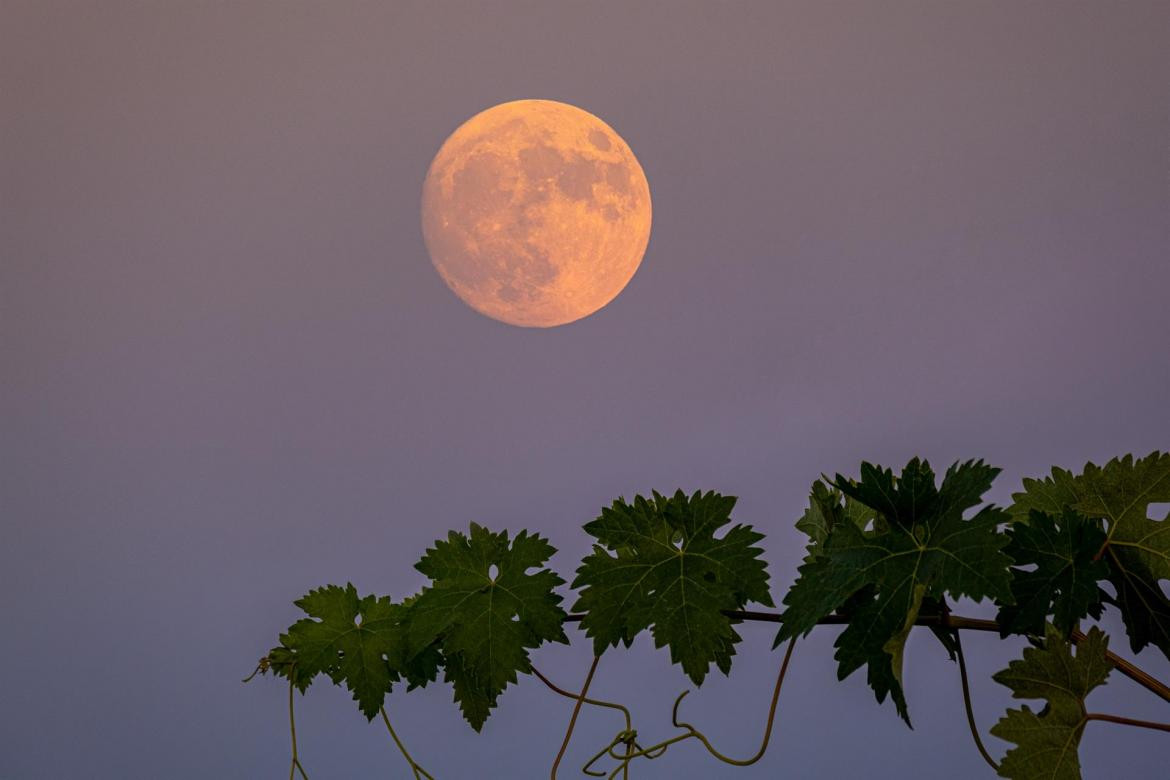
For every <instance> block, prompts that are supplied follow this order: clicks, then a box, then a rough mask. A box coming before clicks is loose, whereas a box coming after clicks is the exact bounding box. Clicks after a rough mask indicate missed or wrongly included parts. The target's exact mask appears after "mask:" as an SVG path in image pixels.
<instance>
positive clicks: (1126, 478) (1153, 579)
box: [1010, 451, 1170, 658]
mask: <svg viewBox="0 0 1170 780" xmlns="http://www.w3.org/2000/svg"><path fill="white" fill-rule="evenodd" d="M1012 498H1013V499H1014V501H1015V504H1014V505H1013V506H1012V507H1011V510H1010V511H1011V512H1012V513H1013V514H1017V515H1027V513H1028V511H1029V510H1030V509H1033V508H1037V509H1041V510H1043V511H1046V512H1049V513H1050V514H1055V513H1058V512H1061V511H1063V510H1064V509H1065V508H1071V509H1075V510H1076V511H1078V512H1080V513H1081V514H1083V515H1086V516H1087V517H1090V518H1093V519H1096V520H1103V521H1104V523H1105V541H1104V543H1103V544H1102V545H1101V547H1100V548H1099V551H1098V553H1097V557H1098V558H1100V559H1102V560H1104V561H1106V562H1107V564H1108V566H1109V574H1108V577H1109V580H1110V582H1112V583H1113V586H1114V588H1116V590H1117V605H1118V607H1119V608H1120V610H1121V617H1122V619H1123V620H1124V621H1125V627H1126V630H1127V632H1128V634H1129V644H1130V648H1131V649H1132V650H1133V651H1134V652H1135V653H1137V652H1140V651H1141V650H1142V648H1144V647H1145V646H1146V645H1148V644H1151V643H1153V644H1154V645H1155V646H1157V647H1158V648H1159V649H1160V650H1161V651H1162V652H1163V653H1164V654H1165V655H1166V656H1167V657H1168V658H1170V599H1167V598H1166V596H1165V594H1163V593H1162V590H1161V588H1160V587H1159V585H1158V581H1159V580H1163V579H1170V515H1168V516H1167V517H1166V518H1164V519H1163V520H1153V519H1151V518H1150V517H1148V516H1147V515H1148V512H1149V505H1150V504H1151V503H1155V502H1165V501H1170V453H1162V452H1157V451H1155V452H1152V453H1150V454H1149V455H1148V456H1146V457H1144V458H1139V459H1137V460H1134V458H1133V456H1132V455H1126V456H1125V457H1123V458H1113V459H1112V460H1110V461H1109V462H1108V463H1106V464H1105V465H1104V466H1097V465H1095V464H1093V463H1087V464H1085V468H1084V470H1083V472H1082V473H1081V474H1079V475H1077V476H1073V474H1072V473H1071V472H1068V471H1065V470H1063V469H1053V470H1052V476H1050V477H1048V478H1046V479H1043V480H1024V491H1023V492H1022V493H1016V494H1013V496H1012Z"/></svg>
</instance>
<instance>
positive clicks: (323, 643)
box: [269, 584, 433, 720]
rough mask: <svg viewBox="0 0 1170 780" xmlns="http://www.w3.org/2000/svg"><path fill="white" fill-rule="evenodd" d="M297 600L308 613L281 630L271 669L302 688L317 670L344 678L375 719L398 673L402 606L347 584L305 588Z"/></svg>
mask: <svg viewBox="0 0 1170 780" xmlns="http://www.w3.org/2000/svg"><path fill="white" fill-rule="evenodd" d="M296 605H297V606H298V607H300V608H301V609H303V610H304V611H305V612H306V613H308V615H309V617H308V618H303V619H301V620H298V621H297V622H296V623H293V624H292V626H290V627H289V629H288V631H287V632H286V633H284V634H281V636H280V643H281V646H280V647H278V648H274V649H273V651H272V652H271V653H269V658H270V659H274V660H273V661H272V667H273V670H274V671H275V672H277V673H278V674H281V675H282V676H285V677H288V678H289V679H291V680H292V681H293V683H294V684H295V685H296V686H297V687H298V688H300V689H301V692H302V693H303V692H304V690H305V688H307V687H308V685H309V682H310V681H311V680H312V679H313V678H314V677H316V676H317V675H318V674H326V675H328V676H329V677H330V679H332V680H333V682H334V683H337V684H340V683H342V682H344V683H345V685H346V687H347V688H348V689H349V690H350V691H352V692H353V698H354V699H355V700H356V701H357V703H358V707H359V709H361V711H362V713H363V714H364V715H365V716H366V717H367V718H369V719H370V720H373V718H374V717H375V716H376V715H377V714H378V710H379V708H381V706H382V702H383V700H384V699H385V697H386V694H387V693H389V691H390V685H391V683H393V682H395V681H396V680H398V679H399V669H398V666H397V664H398V663H400V662H401V661H402V659H403V657H404V655H405V633H404V631H403V630H402V627H401V621H402V618H403V617H404V615H405V611H404V610H403V608H402V606H401V605H398V604H394V603H392V602H391V601H390V599H389V598H386V597H381V598H379V597H377V596H365V597H364V598H358V594H357V590H356V589H355V588H354V586H353V585H350V584H347V585H346V586H345V587H344V588H342V587H340V586H337V585H326V586H325V587H323V588H317V589H316V590H312V591H309V593H308V594H307V595H305V597H304V598H302V599H300V600H299V601H297V602H296ZM432 677H433V676H432Z"/></svg>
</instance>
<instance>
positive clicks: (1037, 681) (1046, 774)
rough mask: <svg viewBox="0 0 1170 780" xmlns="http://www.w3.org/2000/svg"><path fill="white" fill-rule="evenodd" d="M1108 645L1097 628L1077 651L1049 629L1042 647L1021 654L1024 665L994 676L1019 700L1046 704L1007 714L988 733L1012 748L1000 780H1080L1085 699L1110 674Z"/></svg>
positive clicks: (1019, 663) (1019, 662) (1015, 664)
mask: <svg viewBox="0 0 1170 780" xmlns="http://www.w3.org/2000/svg"><path fill="white" fill-rule="evenodd" d="M1108 644H1109V640H1108V638H1107V637H1106V636H1105V635H1104V634H1103V633H1101V630H1100V629H1098V628H1097V627H1095V626H1094V627H1093V628H1091V629H1090V630H1089V633H1088V636H1086V637H1085V639H1084V640H1083V641H1082V642H1080V643H1079V644H1078V645H1077V653H1076V656H1075V657H1074V656H1073V654H1072V652H1071V645H1070V644H1069V642H1068V641H1067V640H1066V639H1065V638H1064V637H1063V636H1062V635H1061V633H1060V631H1059V630H1058V629H1056V628H1055V627H1053V626H1049V627H1048V629H1047V636H1046V638H1045V641H1044V646H1043V647H1039V648H1037V647H1028V648H1025V649H1024V657H1023V659H1022V660H1017V661H1012V662H1011V663H1010V664H1008V667H1007V669H1004V670H1003V671H1001V672H997V673H996V674H994V675H993V676H992V679H994V680H995V681H996V682H998V683H1000V684H1001V685H1005V686H1007V687H1008V688H1010V689H1011V691H1012V696H1013V697H1014V698H1017V699H1044V700H1046V701H1047V705H1046V706H1045V707H1044V709H1043V710H1041V711H1040V712H1039V713H1036V712H1033V711H1032V710H1031V709H1030V708H1029V707H1028V706H1027V705H1024V706H1023V707H1022V708H1021V709H1009V710H1008V711H1007V714H1006V715H1005V716H1004V717H1003V718H1001V719H1000V720H999V722H998V723H996V724H995V725H994V726H992V727H991V733H992V734H994V735H995V736H997V737H999V738H1000V739H1003V740H1006V741H1007V742H1013V743H1015V745H1016V747H1014V748H1012V749H1011V750H1009V751H1008V752H1007V755H1006V756H1004V758H1003V761H1002V762H1001V763H1000V765H999V774H1000V776H1001V777H1007V778H1011V780H1080V777H1081V764H1080V758H1079V756H1078V755H1077V749H1078V747H1079V746H1080V742H1081V735H1082V733H1083V732H1084V728H1085V722H1086V721H1085V715H1086V712H1085V697H1086V696H1088V695H1089V692H1090V691H1092V690H1093V689H1094V688H1096V687H1097V686H1099V685H1102V684H1104V682H1105V678H1106V677H1108V676H1109V671H1110V669H1111V668H1112V667H1111V665H1110V663H1109V661H1108V659H1107V658H1106V656H1105V651H1106V649H1107V648H1108Z"/></svg>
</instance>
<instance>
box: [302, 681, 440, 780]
mask: <svg viewBox="0 0 1170 780" xmlns="http://www.w3.org/2000/svg"><path fill="white" fill-rule="evenodd" d="M293 688H294V686H293V681H292V680H289V681H288V730H289V734H290V735H291V737H292V764H290V765H289V768H288V780H293V778H295V777H296V773H297V772H298V771H299V772H300V773H301V778H302V780H309V775H308V774H307V773H306V772H305V768H304V767H303V766H301V759H300V758H298V757H297V719H296V716H295V715H294V714H293ZM432 780H433V778H432Z"/></svg>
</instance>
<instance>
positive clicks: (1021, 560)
mask: <svg viewBox="0 0 1170 780" xmlns="http://www.w3.org/2000/svg"><path fill="white" fill-rule="evenodd" d="M1008 536H1009V537H1010V538H1011V541H1010V542H1009V543H1008V546H1007V547H1005V548H1004V552H1006V553H1007V554H1008V555H1009V556H1010V557H1011V559H1012V560H1013V561H1014V562H1015V567H1013V569H1012V595H1013V596H1014V597H1015V602H1016V603H1015V604H1005V605H1003V606H1001V607H1000V610H999V615H998V620H999V625H1000V632H1001V634H1002V635H1004V636H1006V635H1007V634H1034V635H1037V636H1039V635H1041V634H1043V633H1044V624H1045V623H1046V622H1047V620H1048V616H1049V615H1052V622H1053V624H1054V625H1055V626H1056V628H1057V629H1059V630H1060V632H1061V633H1062V634H1063V635H1064V636H1068V635H1069V634H1070V633H1072V630H1073V629H1074V628H1076V627H1077V622H1078V621H1079V620H1080V619H1081V618H1083V617H1085V616H1086V615H1092V616H1093V617H1094V618H1099V617H1101V608H1102V595H1103V594H1102V591H1101V589H1100V588H1099V587H1098V586H1097V582H1098V581H1100V580H1103V579H1105V578H1106V577H1108V576H1109V566H1108V564H1106V563H1105V562H1104V561H1101V560H1094V556H1096V554H1097V551H1098V550H1100V549H1101V545H1102V544H1104V543H1105V532H1104V531H1103V530H1101V524H1100V522H1099V521H1097V520H1090V519H1089V518H1087V517H1085V516H1084V515H1082V514H1080V513H1078V512H1076V511H1074V510H1072V509H1068V508H1066V509H1064V510H1063V511H1062V512H1061V513H1060V514H1059V515H1056V516H1053V515H1050V514H1048V513H1046V512H1041V511H1040V510H1037V509H1032V510H1031V511H1030V512H1029V514H1028V522H1027V523H1026V524H1024V523H1014V524H1013V525H1012V526H1011V527H1010V528H1009V529H1008ZM1025 566H1034V567H1035V568H1034V569H1032V570H1030V571H1029V570H1026V569H1024V568H1020V567H1025Z"/></svg>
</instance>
